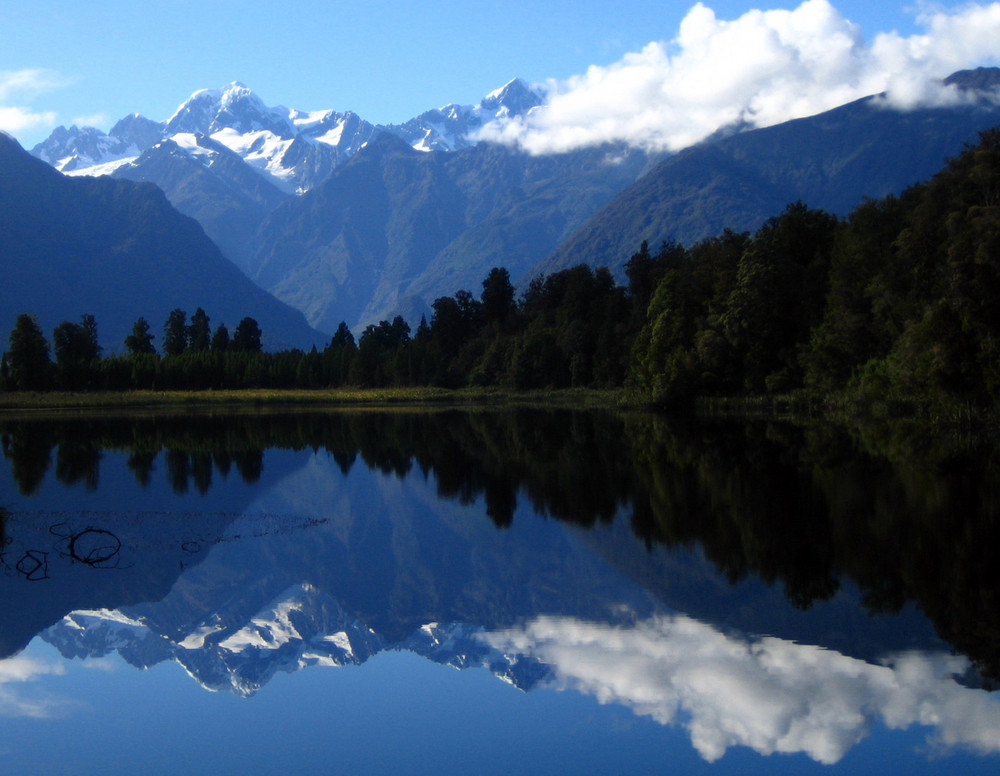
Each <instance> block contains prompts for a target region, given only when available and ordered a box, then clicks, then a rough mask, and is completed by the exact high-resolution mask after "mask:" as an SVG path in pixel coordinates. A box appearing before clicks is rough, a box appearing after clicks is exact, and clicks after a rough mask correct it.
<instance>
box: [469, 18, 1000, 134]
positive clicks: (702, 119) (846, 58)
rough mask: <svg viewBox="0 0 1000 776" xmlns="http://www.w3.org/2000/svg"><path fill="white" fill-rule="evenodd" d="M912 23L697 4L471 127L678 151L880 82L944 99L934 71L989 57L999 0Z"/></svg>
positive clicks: (813, 109) (910, 98)
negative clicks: (665, 36) (901, 26)
mask: <svg viewBox="0 0 1000 776" xmlns="http://www.w3.org/2000/svg"><path fill="white" fill-rule="evenodd" d="M917 22H918V24H919V25H920V26H921V27H922V28H923V33H922V34H919V35H913V36H910V37H903V36H901V35H900V34H898V33H896V32H883V33H879V34H877V35H876V36H875V37H874V39H872V40H871V41H870V42H869V41H868V40H866V38H865V37H864V36H863V34H862V30H861V29H860V27H859V26H858V25H856V24H854V23H853V22H851V21H850V20H849V19H847V18H845V17H844V16H843V15H842V14H841V13H840V11H838V10H837V9H836V8H835V7H834V6H833V5H831V3H830V2H829V1H828V0H805V2H803V3H802V4H801V5H799V6H798V7H797V8H795V9H793V10H769V11H762V10H751V11H748V12H747V13H745V14H743V15H742V16H740V17H739V18H737V19H734V20H724V19H720V18H718V17H717V16H716V14H715V12H714V11H713V10H712V9H711V8H709V7H708V6H707V5H705V4H704V3H701V2H699V3H697V4H696V5H695V6H694V7H692V8H691V10H690V11H688V13H687V15H686V16H685V17H684V19H683V21H682V22H681V24H680V28H679V30H678V32H677V35H676V37H675V38H674V39H673V40H671V41H669V42H662V41H654V42H652V43H649V44H648V45H646V46H645V47H644V48H643V49H642V50H641V51H638V52H633V53H629V54H627V55H625V56H624V57H623V58H622V59H620V60H619V61H618V62H615V63H613V64H611V65H607V66H597V65H594V66H592V67H590V68H588V70H587V71H586V72H585V73H584V74H582V75H578V76H574V77H572V78H570V79H568V80H566V81H564V82H556V81H551V82H550V83H549V84H548V89H549V96H548V100H547V103H546V104H545V105H544V106H542V107H540V108H538V109H536V110H534V111H532V112H531V113H530V114H528V115H527V116H521V117H516V118H508V119H500V120H497V121H495V122H492V123H490V124H489V125H488V126H486V127H485V128H484V129H483V130H482V131H481V133H480V137H481V138H483V139H486V140H493V141H498V142H504V143H508V144H512V145H517V146H520V147H522V148H524V149H525V150H527V151H530V152H532V153H551V152H562V151H568V150H571V149H576V148H580V147H583V146H588V145H597V144H600V143H604V142H609V141H624V142H627V143H629V144H632V145H637V146H641V147H644V148H647V149H654V150H679V149H681V148H684V147H686V146H689V145H691V144H693V143H696V142H698V141H700V140H702V139H704V138H706V137H708V136H710V135H711V134H713V133H714V132H716V131H718V130H720V129H724V128H726V127H733V126H747V125H748V126H752V127H763V126H771V125H774V124H778V123H781V122H783V121H788V120H790V119H793V118H800V117H803V116H809V115H813V114H816V113H819V112H822V111H825V110H830V109H832V108H834V107H837V106H839V105H843V104H845V103H847V102H850V101H852V100H855V99H859V98H861V97H865V96H868V95H871V94H877V93H881V92H885V93H886V95H887V99H888V101H889V102H890V103H891V104H893V105H894V106H896V107H915V106H918V105H919V106H929V105H941V104H947V103H954V102H957V101H959V100H961V99H962V96H961V94H960V92H959V91H958V90H957V89H955V88H950V87H945V86H944V85H942V84H941V81H940V79H942V78H944V77H945V76H947V75H948V74H949V73H951V72H953V71H955V70H958V69H961V68H965V67H972V66H975V65H980V64H984V63H987V64H991V63H996V62H997V61H998V55H997V48H996V41H997V39H998V38H1000V2H994V3H990V4H981V3H973V4H969V5H964V6H962V7H961V8H959V9H957V10H954V11H940V10H935V11H924V12H921V13H920V14H919V15H918V16H917Z"/></svg>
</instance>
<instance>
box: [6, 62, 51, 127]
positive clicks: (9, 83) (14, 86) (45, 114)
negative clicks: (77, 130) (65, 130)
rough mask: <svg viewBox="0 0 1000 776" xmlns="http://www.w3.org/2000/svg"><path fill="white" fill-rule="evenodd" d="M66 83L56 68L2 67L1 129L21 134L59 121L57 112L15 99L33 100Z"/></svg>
mask: <svg viewBox="0 0 1000 776" xmlns="http://www.w3.org/2000/svg"><path fill="white" fill-rule="evenodd" d="M65 85H66V79H65V78H63V77H62V76H60V75H59V74H58V73H56V72H54V71H52V70H43V69H38V68H26V69H23V70H0V130H3V131H4V132H11V133H17V132H22V131H24V130H28V129H33V128H37V127H46V126H48V127H51V126H54V125H55V123H56V113H55V111H38V110H35V109H33V108H31V107H28V106H26V105H12V104H10V103H11V102H14V101H18V102H20V101H27V102H30V101H31V100H32V99H34V98H35V97H36V96H38V95H39V94H41V93H43V92H47V91H49V90H51V89H56V88H58V87H60V86H65Z"/></svg>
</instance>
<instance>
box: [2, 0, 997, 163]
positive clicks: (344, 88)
mask: <svg viewBox="0 0 1000 776" xmlns="http://www.w3.org/2000/svg"><path fill="white" fill-rule="evenodd" d="M807 5H809V7H810V10H811V12H812V14H813V16H815V15H816V13H817V12H819V13H820V15H825V16H826V17H831V16H832V17H835V18H834V19H833V22H835V23H837V24H841V23H843V24H847V23H848V22H852V23H854V24H855V25H857V28H856V30H857V34H858V35H859V36H860V38H861V39H863V40H864V41H865V42H866V44H871V43H873V42H874V41H875V39H876V38H877V37H878V35H879V34H880V33H890V32H895V33H896V36H895V38H894V40H896V41H897V42H899V43H900V47H905V46H906V45H908V46H909V49H914V48H919V46H918V45H914V41H915V40H916V39H914V38H913V36H915V35H917V34H923V33H926V32H927V25H928V24H929V23H930V22H929V21H928V20H929V19H930V16H929V14H933V13H938V14H939V15H944V16H947V15H948V14H952V15H954V14H956V13H959V12H961V10H962V9H968V8H969V6H968V5H967V4H963V5H957V4H954V3H946V4H936V5H933V6H930V5H926V4H923V5H914V4H912V3H910V2H909V1H908V0H904V2H887V3H872V2H870V1H869V2H860V1H858V0H808V3H807ZM803 7H804V6H802V4H801V3H800V2H781V1H780V0H768V2H765V3H753V2H738V1H737V0H705V2H704V5H701V6H698V9H700V12H701V13H702V15H704V12H705V11H706V10H708V9H710V10H711V12H714V18H715V21H716V23H715V26H714V27H713V28H712V29H713V34H714V32H717V31H718V30H719V29H721V28H722V27H723V26H724V25H725V24H727V23H732V22H735V21H736V20H740V19H742V20H744V21H748V20H750V19H751V16H752V12H753V11H754V10H755V9H763V10H772V11H773V10H776V9H786V10H792V9H799V11H801V10H802V8H803ZM974 7H977V8H979V9H984V10H987V11H989V10H994V9H995V10H996V12H997V15H1000V4H998V3H993V4H988V3H978V4H977V5H976V6H974ZM693 8H695V4H694V3H693V2H663V0H660V1H659V2H654V1H653V0H619V2H615V3H608V2H606V1H605V0H600V1H598V0H573V2H543V1H540V0H534V1H531V0H508V2H505V3H496V2H491V3H479V2H457V1H456V0H421V1H420V2H411V1H410V0H367V1H366V2H364V3H350V4H348V3H342V2H312V1H310V0H282V2H272V0H257V1H256V2H254V1H252V0H173V1H172V2H169V3H165V2H155V1H153V0H150V1H148V2H146V3H137V2H134V0H102V1H101V2H99V3H68V2H66V0H3V3H0V128H4V129H6V130H7V131H9V132H11V133H12V134H13V135H14V136H15V137H17V138H18V139H19V140H20V141H21V143H22V144H23V145H26V146H28V147H30V146H32V145H33V144H34V143H36V142H38V141H40V140H41V139H43V138H44V137H45V136H47V135H48V133H49V132H50V131H51V129H52V128H53V127H54V126H55V125H57V124H64V125H69V124H71V123H89V124H94V125H96V126H100V127H102V128H104V129H107V128H108V127H110V126H111V124H112V123H114V121H116V120H117V119H119V118H121V117H122V116H124V115H126V114H128V113H131V112H139V113H142V114H143V115H145V116H148V117H149V118H153V119H158V120H159V119H165V118H168V117H169V116H170V115H171V114H172V113H173V111H174V110H175V109H176V107H177V106H178V105H179V104H180V103H181V102H183V101H184V100H185V99H186V98H187V97H188V96H189V95H190V94H191V93H192V92H194V91H196V90H198V89H202V88H218V87H220V86H222V85H224V84H226V83H229V82H231V81H234V80H239V81H242V82H243V83H245V84H246V85H247V86H249V87H250V88H251V89H253V90H254V91H255V92H257V93H258V94H259V95H260V96H261V98H262V99H263V100H264V102H265V103H267V104H269V105H278V104H281V105H286V106H288V107H292V108H299V109H302V110H317V109H325V108H333V109H336V110H353V111H355V112H356V113H358V114H360V115H361V116H362V117H363V118H366V119H368V120H369V121H374V122H379V123H388V122H402V121H405V120H406V119H408V118H410V117H412V116H414V115H416V114H418V113H420V112H422V111H423V110H426V109H428V108H432V107H438V106H441V105H443V104H446V103H448V102H458V103H474V102H476V101H478V100H479V98H480V97H482V96H483V95H484V94H485V93H487V92H489V91H490V90H492V89H494V88H496V87H498V86H500V85H502V84H503V83H505V82H506V81H508V80H509V79H510V78H512V77H515V76H520V77H522V78H524V79H526V80H528V81H531V82H544V81H546V80H547V79H554V80H553V81H552V82H551V83H550V84H549V86H550V88H552V89H553V90H554V91H555V92H563V93H565V92H568V91H573V90H574V89H575V88H576V87H578V86H580V85H581V83H582V81H583V80H585V79H586V76H587V74H588V68H591V67H592V66H596V67H597V68H598V69H597V70H596V71H593V72H591V75H594V74H595V73H596V75H598V76H600V75H601V74H602V73H603V74H605V75H606V74H607V73H608V72H610V71H609V70H608V69H609V68H610V69H611V70H614V69H616V68H617V69H620V68H621V67H622V63H623V62H629V61H632V60H630V59H629V58H630V57H632V59H633V60H634V59H635V57H636V55H637V54H638V53H639V52H643V51H644V49H645V50H646V55H647V59H648V55H651V54H652V55H657V51H652V52H650V50H649V49H648V44H650V43H653V42H659V44H660V49H659V50H658V51H659V54H658V56H659V59H660V63H659V64H660V66H662V65H663V64H664V62H665V57H666V56H667V55H670V56H676V55H677V54H678V52H679V49H680V47H679V46H678V44H677V40H678V37H679V33H680V30H681V26H682V22H683V21H684V20H685V19H690V18H692V14H693V10H692V9H693ZM748 14H750V15H748ZM799 15H800V16H804V15H805V14H804V13H799ZM921 15H923V16H921ZM921 19H922V21H921ZM703 21H704V19H703ZM824 24H825V25H826V28H829V26H830V24H831V21H830V19H829V18H827V19H826V21H825V22H824ZM703 26H704V25H703ZM752 26H753V25H749V26H748V29H749V27H752ZM977 26H978V27H979V28H982V27H983V24H982V23H978V25H977ZM992 40H995V41H997V43H996V48H995V51H1000V37H994V38H992ZM987 45H989V44H987ZM949 46H951V47H952V48H955V49H957V50H958V52H959V53H958V54H957V55H953V56H952V57H951V58H950V59H949V60H948V61H947V62H946V63H945V64H941V63H938V64H937V66H938V67H939V68H940V67H950V66H951V63H952V62H953V61H958V60H962V59H963V56H964V59H965V60H969V61H968V63H967V64H963V65H962V66H971V65H973V64H997V63H998V60H997V56H996V53H991V52H989V51H987V52H986V53H985V54H984V52H983V44H982V42H980V43H979V45H978V47H977V46H965V44H964V43H962V42H961V41H959V42H958V43H949ZM931 47H932V48H937V49H942V48H945V46H942V45H941V44H940V43H938V42H934V41H932V46H931ZM963 49H967V51H966V53H965V54H964V55H963V54H962V53H961V52H962V51H963ZM723 53H726V52H723ZM911 54H912V51H911ZM717 56H718V54H717ZM728 57H729V60H728V65H727V66H728V67H729V68H731V69H732V68H736V66H737V63H738V62H742V61H744V59H743V56H742V55H741V52H739V51H734V52H732V53H730V54H728ZM640 59H641V57H640ZM653 59H656V56H653ZM632 64H638V65H639V66H640V67H647V69H648V66H649V62H648V61H640V62H638V63H636V62H634V61H633V62H632ZM653 66H654V67H655V66H656V65H655V63H654V65H653ZM907 66H908V67H909V69H911V70H912V69H913V68H912V64H910V65H907ZM710 70H711V69H710V68H705V67H702V68H701V69H700V70H699V72H700V73H701V74H702V77H704V76H705V73H707V72H710ZM943 74H947V73H943ZM809 77H810V78H812V76H809ZM853 77H854V78H855V80H856V81H859V77H858V76H857V74H855V75H854V76H853ZM574 79H575V80H574ZM688 83H690V79H689V80H688ZM868 83H881V82H879V81H878V79H875V80H872V79H867V80H866V79H860V82H859V83H855V84H854V88H855V89H858V88H862V87H863V86H864V85H867V84H868ZM590 86H593V83H591V84H590ZM737 86H739V88H737ZM737 86H732V87H731V88H732V89H735V90H736V91H740V92H741V94H740V95H736V96H734V99H735V100H736V101H737V102H738V101H739V100H740V99H749V98H746V97H745V95H742V91H744V90H745V89H746V88H747V85H746V84H742V85H737ZM819 86H820V87H822V88H823V89H826V90H827V91H829V83H828V82H827V81H821V83H820V84H819ZM609 88H610V89H615V88H617V87H615V86H608V85H607V84H606V85H605V88H604V93H603V96H601V93H600V90H597V91H593V90H591V91H590V92H587V94H588V95H590V97H592V98H593V99H594V100H597V99H608V95H607V91H608V89H609ZM646 88H647V89H648V85H647V87H646ZM790 88H796V89H798V88H801V86H798V85H794V84H793V85H791V86H790ZM626 93H629V91H628V89H626ZM633 96H635V95H633ZM850 96H852V94H849V93H847V92H845V99H846V98H847V97H850ZM588 99H589V98H588ZM720 99H721V98H720ZM619 102H620V100H619ZM758 102H759V100H758ZM565 104H567V103H565V101H564V105H565ZM577 105H579V101H578V103H577ZM670 105H671V106H672V107H670V110H673V111H674V112H676V111H677V110H678V108H677V104H676V103H671V104H670ZM590 107H591V108H592V109H593V110H594V111H595V112H597V113H599V112H600V110H599V105H597V104H596V103H592V104H590ZM716 107H717V106H716ZM822 107H824V106H819V108H820V109H822ZM809 109H812V103H810V104H809V105H808V106H802V107H800V108H799V110H809ZM616 110H618V111H619V112H626V113H627V112H628V111H629V110H631V107H630V106H626V105H620V104H619V105H617V106H616ZM754 110H756V108H755V109H754ZM782 110H785V112H787V110H789V108H787V107H786V108H783V109H782ZM772 113H773V116H774V117H777V116H778V115H779V113H780V111H778V112H774V111H772ZM781 115H784V114H781ZM577 118H578V120H582V121H590V118H589V116H587V115H583V114H580V113H579V112H578V113H577ZM81 119H82V121H81ZM649 120H651V121H655V120H659V119H658V118H657V117H655V116H654V117H651V118H650V119H649ZM715 120H716V119H715V118H712V119H710V120H708V123H709V124H710V123H712V121H715ZM763 120H764V119H762V121H763ZM768 120H771V119H768ZM560 121H562V119H560ZM616 131H619V130H616ZM699 131H701V130H700V129H697V131H694V132H693V133H694V134H698V132H699ZM688 134H692V133H691V132H688V133H687V134H684V133H675V136H676V138H681V137H683V138H686V137H687V135H688ZM522 135H523V133H522ZM522 135H519V136H518V138H519V139H522ZM525 142H527V141H525ZM547 142H548V141H547ZM560 142H561V141H560ZM670 142H675V143H679V142H686V141H685V140H681V139H676V140H673V141H669V142H668V141H663V143H661V144H667V145H669V144H670ZM553 147H561V146H560V144H559V142H556V143H555V145H554V146H553Z"/></svg>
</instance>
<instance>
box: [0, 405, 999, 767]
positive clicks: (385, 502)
mask: <svg viewBox="0 0 1000 776" xmlns="http://www.w3.org/2000/svg"><path fill="white" fill-rule="evenodd" d="M0 439H2V447H3V453H4V456H5V458H6V459H7V461H8V462H9V467H8V468H6V469H4V470H3V471H0V488H2V489H0V496H2V499H0V501H2V503H3V504H4V505H5V508H6V514H5V515H3V519H2V521H0V522H2V525H3V531H4V537H5V538H4V548H3V554H2V555H0V566H2V568H3V570H4V571H5V574H3V575H2V576H0V586H2V588H3V589H2V592H0V633H2V645H0V646H2V647H3V649H4V650H5V652H4V654H12V653H14V652H16V651H17V650H19V649H20V648H21V647H22V646H23V645H24V644H26V643H27V641H28V640H29V639H30V638H31V637H32V636H33V635H35V634H36V633H39V632H42V636H43V638H44V639H45V640H46V641H48V642H50V643H51V644H53V645H55V646H56V647H57V648H58V649H59V651H60V652H61V653H62V654H63V655H65V656H67V657H88V656H89V657H98V656H102V655H107V654H110V653H112V652H117V653H118V654H120V655H121V656H122V657H123V658H124V659H125V660H126V661H127V662H129V663H130V664H132V665H134V666H138V667H143V668H145V667H150V666H152V665H156V664H157V663H160V662H163V661H167V660H172V661H176V662H178V663H180V664H181V665H183V666H184V667H185V669H186V670H187V671H188V673H189V674H191V675H192V676H193V677H194V678H196V679H197V681H198V682H200V683H201V684H202V685H203V686H205V687H206V688H209V689H212V690H225V691H227V692H233V693H235V694H237V695H241V696H248V695H252V694H254V693H256V692H258V691H259V690H260V689H261V688H262V687H263V686H264V685H265V684H266V683H267V682H268V681H269V680H270V679H271V678H272V677H274V676H275V675H276V674H277V673H279V672H290V671H296V670H299V669H301V668H304V667H308V666H316V665H348V664H359V663H363V662H365V661H366V660H368V659H369V658H370V657H372V656H373V655H375V654H377V653H379V652H381V651H385V650H407V651H411V652H414V653H417V654H420V655H423V656H425V657H427V658H428V659H431V660H434V661H436V662H439V663H444V664H449V665H453V666H456V667H459V668H465V667H469V666H485V667H487V668H488V669H489V670H490V671H492V672H493V673H494V674H496V675H498V676H500V677H502V678H503V679H504V680H506V681H509V682H510V683H512V684H514V685H515V686H517V687H520V688H521V689H524V690H530V689H532V688H535V687H538V686H550V687H560V688H562V687H567V688H573V689H577V690H580V691H581V692H585V693H589V694H593V695H595V697H597V698H599V699H601V700H602V701H605V700H609V701H610V700H613V701H615V702H619V703H622V704H624V705H626V706H628V707H629V708H632V709H633V710H634V711H635V712H636V713H638V714H642V715H648V716H651V717H652V718H654V719H656V720H658V721H661V722H664V723H670V724H674V723H680V724H684V725H685V726H687V727H688V729H689V731H690V733H691V737H692V740H693V741H694V743H695V747H696V748H697V749H698V751H699V752H700V753H701V754H702V755H703V756H704V757H705V758H706V759H710V760H711V759H714V758H716V757H718V756H720V755H721V753H722V752H724V751H725V749H726V748H727V747H728V746H732V745H736V744H739V745H745V746H750V747H752V748H754V749H756V750H757V751H760V752H770V751H800V752H805V753H807V754H809V756H810V757H813V758H814V759H816V760H818V761H820V762H834V761H836V760H838V759H840V757H842V756H843V753H844V752H845V751H846V749H847V748H849V747H850V746H851V745H853V743H854V742H856V741H857V740H860V738H861V737H863V736H864V735H865V732H864V731H865V729H866V727H867V726H870V725H871V724H873V722H874V721H878V722H879V724H884V725H887V726H889V727H905V726H908V725H910V724H914V723H919V724H928V723H930V722H932V721H933V720H937V719H938V718H939V717H940V719H941V720H942V721H940V722H935V723H934V724H935V725H936V726H937V727H936V732H935V735H936V736H937V738H938V739H940V740H941V741H943V742H946V743H948V744H949V745H953V744H962V745H967V746H971V747H974V748H975V747H979V748H984V747H985V748H987V749H988V748H989V747H988V746H986V744H985V743H984V742H986V741H989V740H1000V738H998V737H997V735H996V734H997V732H1000V717H998V716H997V705H996V704H997V702H998V701H997V700H996V699H995V698H994V697H993V696H991V695H988V694H986V693H984V692H983V691H982V690H979V689H976V688H977V687H979V686H980V685H981V684H982V683H983V681H984V680H985V681H986V683H987V685H989V683H990V681H991V680H992V679H994V678H995V677H996V676H997V675H998V670H997V666H998V661H997V655H998V644H1000V638H998V637H997V634H998V633H1000V628H998V622H1000V613H998V612H997V611H996V610H995V607H993V608H991V607H990V605H989V602H990V601H991V600H996V598H995V597H996V594H997V592H998V590H1000V584H998V579H997V574H998V571H997V568H996V567H995V564H993V563H992V562H991V558H992V554H991V553H992V548H995V547H996V546H997V539H998V538H1000V537H998V536H997V515H996V512H995V510H996V507H995V505H996V504H1000V499H998V498H997V496H998V495H1000V494H997V493H996V485H994V484H993V483H995V482H998V479H997V477H996V476H995V471H994V470H995V467H996V461H997V457H996V453H995V450H994V449H993V448H992V447H991V445H990V443H989V441H988V440H984V439H979V438H970V437H954V438H953V437H949V436H947V435H942V434H940V433H937V434H928V433H926V432H925V431H924V430H922V429H920V428H919V427H898V426H897V427H886V428H864V429H855V428H846V427H845V428H840V427H833V426H828V425H820V424H807V425H794V424H773V423H735V422H733V423H730V422H721V421H720V422H714V423H701V424H676V423H672V422H670V421H668V420H667V419H665V418H662V417H657V416H649V415H642V414H626V415H619V414H616V413H601V412H598V413H590V412H572V411H553V412H545V411H535V410H515V411H509V410H503V411H501V410H495V411H477V412H466V411H440V412H393V413H377V412H354V413H348V412H327V413H306V412H302V413H291V414H262V415H259V416H258V415H252V414H238V415H234V416H225V415H213V416H211V417H205V418H194V419H192V418H190V417H180V416H167V417H153V416H143V417H124V418H105V417H89V418H83V419H76V420H68V419H60V420H53V419H18V420H16V421H0ZM951 649H954V650H958V651H959V652H961V653H963V654H964V655H965V656H967V657H963V656H960V655H954V656H951V657H948V656H947V653H948V651H949V650H951ZM956 678H957V679H958V681H956ZM630 682H632V684H630ZM741 693H742V694H741ZM720 698H721V699H723V700H722V701H720V700H719V699H720ZM904 700H905V701H906V703H904ZM848 701H850V702H848ZM911 701H912V703H910V702H911ZM852 704H853V705H852ZM907 704H910V705H907ZM914 704H915V705H914ZM946 705H949V706H952V707H954V708H956V709H962V710H964V711H963V713H964V712H966V711H967V712H968V713H969V715H970V716H971V715H974V716H975V717H976V719H977V720H978V723H977V724H972V723H970V722H968V721H966V722H963V723H962V724H959V723H957V722H954V721H947V720H945V718H944V716H941V715H942V714H943V712H941V709H942V708H943V707H944V706H946ZM834 711H836V712H837V713H833V712H834ZM743 712H746V714H750V717H748V716H746V714H744V713H743ZM751 712H752V714H751ZM838 715H839V716H838ZM751 717H752V718H751ZM990 735H993V736H994V737H993V739H990V738H989V736H990ZM991 751H992V750H991Z"/></svg>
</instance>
